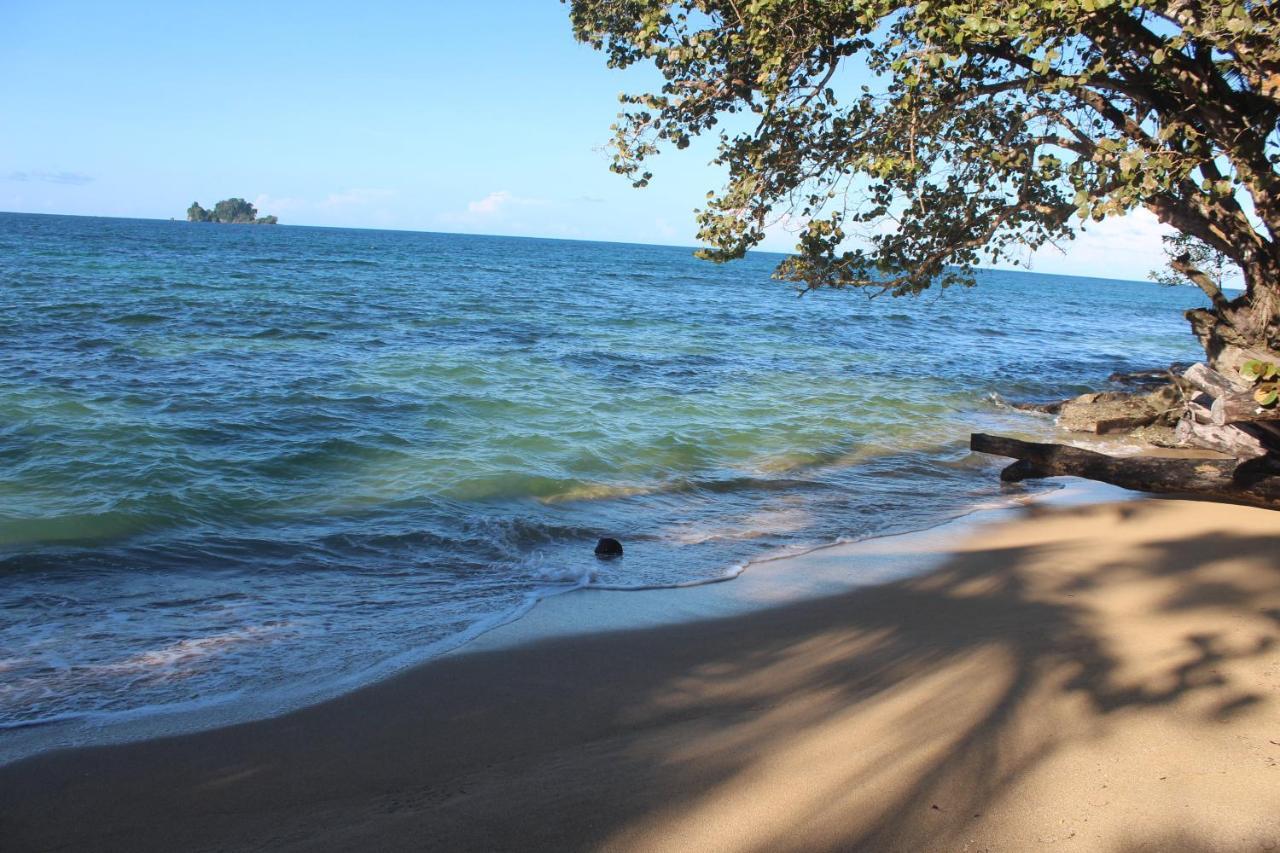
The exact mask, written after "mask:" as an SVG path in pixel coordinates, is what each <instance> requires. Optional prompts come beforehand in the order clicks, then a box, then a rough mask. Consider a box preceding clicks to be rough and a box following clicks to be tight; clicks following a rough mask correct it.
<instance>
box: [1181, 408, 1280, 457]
mask: <svg viewBox="0 0 1280 853" xmlns="http://www.w3.org/2000/svg"><path fill="white" fill-rule="evenodd" d="M1250 426H1251V425H1246V424H1237V425H1234V426H1221V425H1218V424H1214V423H1213V421H1212V418H1211V416H1210V413H1209V409H1208V408H1206V407H1205V406H1204V405H1203V404H1201V403H1199V402H1196V401H1195V400H1192V401H1191V402H1189V403H1187V410H1186V412H1184V413H1183V415H1182V420H1180V421H1178V426H1177V427H1175V428H1174V431H1173V437H1174V439H1175V440H1176V441H1177V442H1178V444H1179V445H1180V446H1189V447H1204V448H1207V449H1209V450H1216V451H1218V452H1219V453H1226V454H1227V455H1229V456H1234V457H1236V458H1237V459H1253V458H1254V457H1256V456H1265V455H1266V454H1267V442H1264V441H1263V439H1262V438H1260V437H1259V435H1257V434H1255V433H1254V432H1253V431H1252V430H1251V429H1250ZM1267 438H1268V440H1270V441H1274V438H1272V437H1270V436H1267Z"/></svg>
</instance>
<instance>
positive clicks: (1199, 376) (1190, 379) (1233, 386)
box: [1182, 362, 1250, 399]
mask: <svg viewBox="0 0 1280 853" xmlns="http://www.w3.org/2000/svg"><path fill="white" fill-rule="evenodd" d="M1182 378H1183V379H1185V380H1186V381H1187V383H1188V384H1190V385H1192V386H1193V387H1195V388H1196V389H1197V390H1200V391H1203V392H1204V393H1206V394H1208V395H1209V396H1210V397H1213V398H1214V399H1217V398H1218V397H1222V396H1225V395H1227V394H1234V393H1236V392H1237V391H1247V390H1248V389H1249V387H1250V386H1249V383H1247V382H1245V381H1244V379H1243V378H1237V379H1232V378H1231V377H1230V376H1227V375H1225V374H1222V373H1219V372H1218V371H1216V370H1214V369H1213V368H1212V367H1209V366H1208V365H1207V364H1201V363H1200V362H1197V363H1195V364H1193V365H1191V366H1190V367H1188V368H1187V369H1186V370H1185V371H1184V372H1183V374H1182Z"/></svg>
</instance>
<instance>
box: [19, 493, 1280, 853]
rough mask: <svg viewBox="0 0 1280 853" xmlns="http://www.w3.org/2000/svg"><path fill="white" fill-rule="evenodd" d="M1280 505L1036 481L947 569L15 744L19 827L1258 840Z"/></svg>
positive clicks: (528, 842) (24, 841)
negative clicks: (1159, 497) (180, 732)
mask: <svg viewBox="0 0 1280 853" xmlns="http://www.w3.org/2000/svg"><path fill="white" fill-rule="evenodd" d="M1277 543H1280V515H1278V514H1275V513H1267V512H1266V511H1262V510H1247V509H1240V508H1236V507H1223V506H1220V505H1210V504H1192V503H1184V502H1166V501H1144V502H1139V503H1129V504H1118V505H1102V506H1091V507H1084V508H1075V509H1065V510H1064V509H1053V510H1040V509H1035V510H1029V511H1028V512H1027V513H1026V518H1025V519H1023V520H1021V521H1018V522H1015V523H1013V524H1011V525H1005V526H1002V527H1001V528H999V529H997V530H995V531H994V532H991V531H981V532H980V533H979V536H978V538H977V539H976V540H974V541H971V542H968V543H956V544H957V548H958V550H957V552H956V553H955V554H953V555H952V557H951V558H950V559H949V560H948V561H947V562H946V563H945V564H944V565H943V566H942V568H940V569H938V570H937V571H934V572H931V573H929V574H927V575H924V576H921V577H916V578H912V579H909V580H905V581H901V582H897V583H893V584H888V585H885V586H880V587H874V588H869V589H863V590H858V591H856V592H852V593H848V594H844V595H839V596H834V597H830V598H824V599H819V600H813V601H805V602H800V603H796V604H791V605H787V606H782V607H776V608H773V609H770V610H765V611H760V612H756V613H751V614H748V615H745V616H735V617H731V618H724V619H717V620H711V621H703V622H694V623H688V624H681V625H675V626H669V627H662V628H656V629H646V630H637V631H626V632H618V633H611V634H601V635H593V636H585V637H573V638H567V639H557V640H547V641H543V642H540V643H536V644H532V645H529V646H526V647H522V648H517V649H513V650H503V651H494V652H482V653H473V654H465V655H459V656H455V657H451V658H446V659H442V660H439V661H436V662H433V663H431V664H428V665H425V666H423V667H420V668H418V669H415V670H412V671H410V672H408V673H406V674H404V675H402V676H399V677H397V678H395V679H392V680H390V681H387V682H385V683H382V684H379V685H375V686H373V687H370V688H367V689H364V690H361V691H359V692H357V693H354V694H352V695H349V696H346V697H343V698H341V699H338V700H335V701H332V702H328V703H325V704H323V705H319V706H316V707H313V708H309V709H304V710H302V711H299V712H295V713H293V714H290V715H288V716H285V717H281V718H278V719H274V720H266V721H261V722H257V723H251V724H247V725H242V726H236V727H233V728H227V729H222V730H218V731H212V732H206V733H202V734H196V735H190V736H184V737H180V738H173V739H165V740H155V741H149V742H146V743H140V744H132V745H125V746H117V747H105V748H94V749H84V750H77V751H70V752H62V753H55V754H51V755H47V756H42V757H38V758H36V759H32V760H29V761H26V762H22V763H19V764H16V765H12V766H9V767H5V768H2V769H0V803H2V804H3V805H0V835H2V836H3V837H4V838H5V839H7V840H6V841H5V843H4V844H3V845H0V846H3V847H4V849H6V850H14V851H17V850H28V849H42V850H43V849H56V848H59V847H66V848H68V849H77V850H90V849H121V850H125V849H128V850H147V849H154V850H176V849H184V850H191V849H272V850H279V849H377V850H402V849H403V850H410V849H415V850H418V849H420V850H516V849H520V850H529V849H545V850H588V849H590V850H595V849H618V850H699V851H700V850H724V851H744V852H745V851H780V850H874V851H886V850H888V851H893V850H903V851H906V850H913V851H914V850H1023V849H1031V848H1034V847H1037V846H1040V845H1045V844H1053V845H1057V847H1058V848H1059V849H1071V850H1115V851H1123V853H1129V852H1130V851H1139V850H1191V851H1198V850H1256V849H1271V848H1269V847H1267V846H1266V845H1268V844H1271V845H1275V844H1277V843H1278V842H1280V787H1278V786H1277V785H1276V780H1277V779H1280V777H1278V776H1277V775H1276V774H1277V773H1280V767H1277V764H1280V728H1277V725H1276V720H1277V719H1280V660H1278V657H1280V655H1278V652H1277V640H1278V639H1280V559H1278V558H1277Z"/></svg>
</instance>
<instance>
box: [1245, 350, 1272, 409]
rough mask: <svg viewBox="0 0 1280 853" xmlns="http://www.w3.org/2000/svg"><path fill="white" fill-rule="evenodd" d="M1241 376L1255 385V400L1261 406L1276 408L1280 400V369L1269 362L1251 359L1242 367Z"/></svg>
mask: <svg viewBox="0 0 1280 853" xmlns="http://www.w3.org/2000/svg"><path fill="white" fill-rule="evenodd" d="M1240 375H1241V376H1243V377H1244V378H1245V379H1247V380H1249V381H1250V382H1252V383H1253V385H1254V388H1253V399H1254V400H1255V401H1256V402H1257V403H1258V405H1260V406H1274V405H1275V404H1276V402H1277V401H1278V400H1280V381H1277V376H1278V375H1280V369H1277V368H1276V366H1275V365H1274V364H1272V363H1271V362H1269V361H1259V360H1258V359H1250V360H1249V361H1246V362H1245V363H1244V364H1242V365H1240Z"/></svg>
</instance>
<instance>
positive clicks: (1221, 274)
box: [1147, 234, 1235, 290]
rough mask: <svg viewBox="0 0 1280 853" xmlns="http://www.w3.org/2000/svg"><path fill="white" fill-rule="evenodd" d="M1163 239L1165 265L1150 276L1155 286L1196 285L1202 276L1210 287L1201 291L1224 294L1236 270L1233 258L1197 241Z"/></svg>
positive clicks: (1179, 237)
mask: <svg viewBox="0 0 1280 853" xmlns="http://www.w3.org/2000/svg"><path fill="white" fill-rule="evenodd" d="M1160 239H1161V240H1162V241H1163V243H1164V255H1165V258H1166V264H1165V266H1164V267H1163V268H1162V269H1158V270H1152V271H1151V273H1150V274H1149V275H1148V276H1147V277H1148V278H1150V279H1151V280H1152V281H1154V282H1158V283H1160V284H1166V285H1170V286H1174V285H1179V284H1186V283H1187V282H1188V281H1193V282H1194V277H1195V276H1197V275H1203V276H1205V277H1206V278H1208V279H1209V281H1208V284H1207V285H1205V284H1201V285H1200V287H1201V289H1206V288H1207V287H1212V288H1215V289H1217V290H1222V288H1223V285H1224V284H1225V283H1226V281H1227V279H1228V278H1230V277H1231V275H1232V272H1233V271H1234V269H1235V264H1233V263H1232V262H1231V259H1230V258H1228V257H1227V256H1226V255H1225V254H1224V253H1223V252H1221V251H1219V250H1217V249H1215V248H1213V247H1212V246H1210V245H1209V244H1208V243H1206V242H1204V241H1203V240H1201V239H1199V238H1198V237H1192V236H1191V235H1190V234H1166V235H1165V236H1164V237H1162V238H1160Z"/></svg>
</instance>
